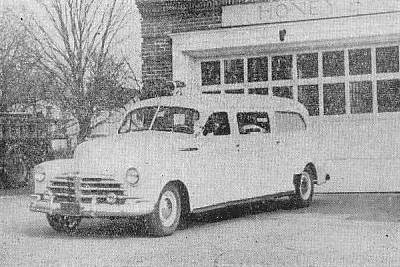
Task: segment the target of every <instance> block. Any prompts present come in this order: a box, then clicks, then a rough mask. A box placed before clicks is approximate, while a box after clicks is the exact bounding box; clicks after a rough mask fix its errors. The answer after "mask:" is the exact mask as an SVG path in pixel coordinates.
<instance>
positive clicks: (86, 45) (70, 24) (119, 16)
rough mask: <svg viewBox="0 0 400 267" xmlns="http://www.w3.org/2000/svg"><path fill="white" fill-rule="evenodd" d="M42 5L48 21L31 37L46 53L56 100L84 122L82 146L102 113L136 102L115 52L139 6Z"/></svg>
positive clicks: (52, 0)
mask: <svg viewBox="0 0 400 267" xmlns="http://www.w3.org/2000/svg"><path fill="white" fill-rule="evenodd" d="M36 1H37V3H38V4H39V5H40V6H41V7H42V8H43V10H44V11H45V14H46V15H47V18H46V19H47V20H43V21H39V20H34V23H33V25H30V27H29V31H30V33H31V35H32V36H33V38H35V40H36V42H37V43H38V44H39V46H40V48H41V51H42V53H43V59H42V60H41V63H42V66H43V68H44V69H45V71H46V72H47V73H49V75H50V76H51V77H52V79H53V81H56V83H57V84H58V86H56V87H54V88H53V91H52V93H53V94H52V99H53V100H55V101H56V103H57V105H59V107H60V108H62V109H63V110H64V111H65V112H69V113H71V114H72V115H73V116H74V117H75V118H76V119H77V120H78V122H79V128H80V131H79V135H78V141H82V140H83V139H84V138H85V137H86V136H87V135H88V133H89V132H90V128H91V120H92V117H93V116H94V115H95V114H96V112H98V111H99V110H101V109H107V108H113V107H115V106H116V105H123V104H124V103H123V102H124V101H125V102H126V101H127V100H128V98H129V97H131V94H130V91H132V90H130V91H129V90H127V88H124V87H123V86H122V85H121V84H120V83H119V77H118V75H116V74H115V73H113V71H118V70H120V65H119V63H118V62H117V61H116V60H114V56H113V55H112V51H113V48H114V47H115V46H116V45H118V44H120V43H121V42H123V41H124V40H123V39H121V38H119V34H120V33H121V31H122V30H123V29H124V28H126V26H127V25H128V24H127V22H128V19H129V16H131V15H132V4H133V3H132V0H107V1H96V0H36ZM121 62H123V61H121ZM110 66H112V67H111V69H112V70H110ZM116 95H118V96H119V98H118V97H114V96H116ZM111 96H113V97H111ZM117 99H118V101H116V100H117Z"/></svg>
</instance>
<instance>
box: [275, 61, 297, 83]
mask: <svg viewBox="0 0 400 267" xmlns="http://www.w3.org/2000/svg"><path fill="white" fill-rule="evenodd" d="M292 67H293V65H292V55H287V56H275V57H272V80H274V81H276V80H291V79H292Z"/></svg>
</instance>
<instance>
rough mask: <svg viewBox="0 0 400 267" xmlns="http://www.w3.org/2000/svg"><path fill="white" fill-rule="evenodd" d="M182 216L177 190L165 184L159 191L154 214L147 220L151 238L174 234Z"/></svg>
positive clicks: (171, 185) (172, 185)
mask: <svg viewBox="0 0 400 267" xmlns="http://www.w3.org/2000/svg"><path fill="white" fill-rule="evenodd" d="M181 214H182V202H181V196H180V194H179V190H178V188H177V187H176V186H175V185H174V184H167V185H166V186H165V187H164V188H163V190H162V191H161V194H160V197H159V199H158V202H157V205H156V208H155V210H154V212H153V213H152V214H151V215H150V216H149V218H148V219H147V224H148V229H149V232H150V234H151V235H153V236H167V235H171V234H173V233H174V232H175V230H176V228H177V227H178V225H179V221H180V219H181Z"/></svg>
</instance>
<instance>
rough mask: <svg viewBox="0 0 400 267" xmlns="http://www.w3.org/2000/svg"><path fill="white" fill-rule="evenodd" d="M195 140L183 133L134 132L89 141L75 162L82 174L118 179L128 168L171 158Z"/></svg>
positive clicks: (85, 143) (83, 146)
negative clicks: (104, 175) (114, 176)
mask: <svg viewBox="0 0 400 267" xmlns="http://www.w3.org/2000/svg"><path fill="white" fill-rule="evenodd" d="M193 140H194V136H193V135H188V134H182V133H171V132H160V131H140V132H131V133H126V134H119V135H115V136H110V137H106V138H97V139H93V140H89V141H86V142H84V143H82V144H80V145H79V146H78V147H77V148H76V150H75V153H74V159H75V160H76V163H77V164H78V166H77V167H78V171H80V172H89V173H103V174H110V175H117V174H118V173H119V172H124V173H125V171H126V170H127V168H130V167H136V168H137V167H138V166H141V165H143V164H149V163H150V162H152V161H157V160H162V159H165V157H171V155H174V154H176V153H175V151H177V150H178V149H179V148H181V147H184V146H187V145H189V144H190V143H193Z"/></svg>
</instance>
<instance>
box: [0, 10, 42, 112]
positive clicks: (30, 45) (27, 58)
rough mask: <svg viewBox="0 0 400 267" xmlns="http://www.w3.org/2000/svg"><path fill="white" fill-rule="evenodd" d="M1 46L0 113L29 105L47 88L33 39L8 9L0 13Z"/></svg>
mask: <svg viewBox="0 0 400 267" xmlns="http://www.w3.org/2000/svg"><path fill="white" fill-rule="evenodd" d="M0 44H1V46H0V111H3V112H4V111H7V110H9V109H10V108H11V107H12V106H14V105H17V104H18V105H20V106H29V105H32V104H33V103H34V102H35V98H36V97H37V96H38V94H39V93H40V92H39V91H41V90H43V89H44V88H45V87H46V86H45V85H44V83H45V84H47V82H44V80H45V79H46V77H45V76H44V75H43V73H41V72H40V69H39V68H38V61H40V54H39V53H38V51H37V49H36V47H35V45H34V42H33V40H32V38H30V36H29V35H28V34H27V33H26V31H25V30H24V27H23V25H22V24H21V20H20V18H18V17H16V16H15V15H14V14H13V13H12V12H11V11H8V10H5V11H3V12H1V14H0ZM38 90H39V91H38Z"/></svg>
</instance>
